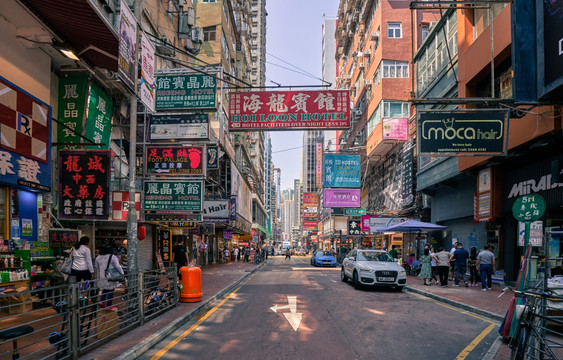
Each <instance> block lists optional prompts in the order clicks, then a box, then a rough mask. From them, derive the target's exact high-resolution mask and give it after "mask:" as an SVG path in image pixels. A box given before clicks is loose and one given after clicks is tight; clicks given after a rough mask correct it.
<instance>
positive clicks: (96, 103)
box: [84, 83, 113, 150]
mask: <svg viewBox="0 0 563 360" xmlns="http://www.w3.org/2000/svg"><path fill="white" fill-rule="evenodd" d="M112 117H113V99H112V98H111V96H109V95H108V94H106V93H105V92H104V91H103V90H102V89H101V88H100V87H99V86H98V85H96V84H94V83H92V84H90V96H89V97H88V114H87V115H86V118H87V119H86V131H85V132H84V136H85V137H86V139H88V140H90V141H93V142H95V143H96V144H102V145H99V146H96V148H99V149H104V150H107V149H109V146H110V138H111V118H112ZM88 140H86V142H88Z"/></svg>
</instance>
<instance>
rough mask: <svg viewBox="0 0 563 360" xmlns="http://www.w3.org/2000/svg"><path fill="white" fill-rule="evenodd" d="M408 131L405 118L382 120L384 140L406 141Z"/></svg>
mask: <svg viewBox="0 0 563 360" xmlns="http://www.w3.org/2000/svg"><path fill="white" fill-rule="evenodd" d="M408 130H409V129H408V119H407V118H383V139H384V140H407V139H408V133H409V131H408Z"/></svg>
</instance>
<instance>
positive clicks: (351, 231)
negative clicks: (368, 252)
mask: <svg viewBox="0 0 563 360" xmlns="http://www.w3.org/2000/svg"><path fill="white" fill-rule="evenodd" d="M348 235H364V232H363V231H362V222H361V221H360V220H348Z"/></svg>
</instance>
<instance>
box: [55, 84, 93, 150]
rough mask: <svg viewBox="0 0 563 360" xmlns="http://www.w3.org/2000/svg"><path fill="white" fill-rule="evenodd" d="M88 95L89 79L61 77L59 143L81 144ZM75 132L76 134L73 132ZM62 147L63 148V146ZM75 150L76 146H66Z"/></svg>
mask: <svg viewBox="0 0 563 360" xmlns="http://www.w3.org/2000/svg"><path fill="white" fill-rule="evenodd" d="M87 95H88V77H87V76H73V77H70V76H68V77H61V78H60V81H59V122H61V123H62V124H63V125H64V126H62V125H59V126H58V127H57V141H58V142H59V143H67V144H68V143H81V142H83V141H82V138H81V137H80V135H81V134H82V127H83V122H84V107H85V104H86V98H87ZM73 131H74V132H73ZM61 147H62V146H61ZM64 147H65V148H74V147H75V146H74V145H64Z"/></svg>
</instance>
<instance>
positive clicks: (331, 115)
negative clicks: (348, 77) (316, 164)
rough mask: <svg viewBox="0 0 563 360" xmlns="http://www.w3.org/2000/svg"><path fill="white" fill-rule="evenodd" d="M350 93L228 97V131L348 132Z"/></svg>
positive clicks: (261, 93) (263, 93) (262, 93)
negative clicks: (341, 130)
mask: <svg viewBox="0 0 563 360" xmlns="http://www.w3.org/2000/svg"><path fill="white" fill-rule="evenodd" d="M349 127H350V98H349V91H348V90H304V91H259V92H256V91H252V92H250V91H248V92H230V93H229V130H231V131H237V130H240V131H247V130H250V129H252V130H265V131H271V130H302V129H306V130H310V129H348V128H349Z"/></svg>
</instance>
